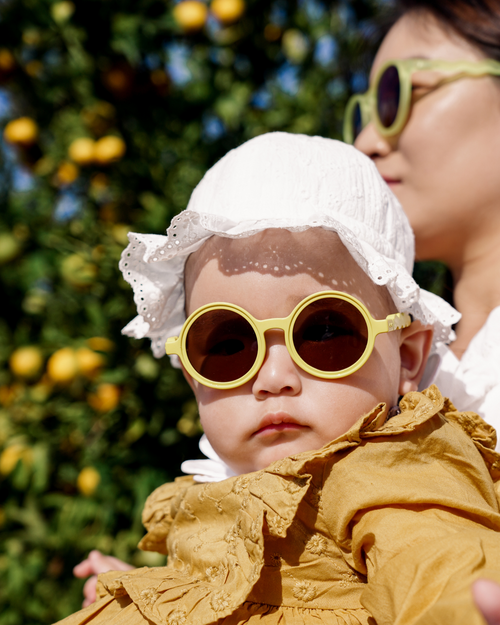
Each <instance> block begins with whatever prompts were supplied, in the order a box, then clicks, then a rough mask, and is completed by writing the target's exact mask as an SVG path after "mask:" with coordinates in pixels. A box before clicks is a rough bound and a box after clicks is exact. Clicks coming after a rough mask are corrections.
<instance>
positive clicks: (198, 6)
mask: <svg viewBox="0 0 500 625" xmlns="http://www.w3.org/2000/svg"><path fill="white" fill-rule="evenodd" d="M173 13H174V19H175V21H176V22H177V23H178V24H179V26H181V27H182V28H183V29H184V30H186V31H188V32H189V31H196V30H200V29H201V28H203V26H204V24H205V22H206V21H207V16H208V9H207V5H206V4H204V3H203V2H198V1H197V0H184V1H183V2H179V4H176V5H175V7H174V10H173Z"/></svg>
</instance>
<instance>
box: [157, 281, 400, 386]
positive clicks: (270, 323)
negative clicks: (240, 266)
mask: <svg viewBox="0 0 500 625" xmlns="http://www.w3.org/2000/svg"><path fill="white" fill-rule="evenodd" d="M331 298H335V299H340V300H343V301H345V302H348V303H349V304H352V306H354V308H356V309H357V310H358V311H359V312H360V313H361V315H362V316H363V318H364V320H365V322H366V326H367V329H368V337H367V343H366V348H365V351H364V352H363V354H362V356H361V357H360V358H359V359H358V360H357V361H356V362H355V363H354V364H352V365H351V366H350V367H347V368H346V369H342V370H341V371H322V370H321V369H316V368H315V367H311V365H308V364H307V363H306V362H305V361H304V360H302V358H301V357H300V356H299V354H298V352H297V350H296V349H295V345H294V343H293V328H294V324H295V321H296V320H297V318H298V316H299V315H300V313H301V312H302V311H303V310H304V308H306V307H307V306H308V305H309V304H311V303H312V302H315V301H318V300H321V299H331ZM211 310H228V311H231V312H236V313H238V314H240V315H241V316H242V317H243V318H244V319H245V320H246V321H247V322H248V323H249V324H250V326H251V327H252V329H253V330H254V332H255V336H256V337H257V355H256V357H255V362H254V364H253V365H252V367H251V369H250V370H249V371H248V372H247V373H246V374H245V375H243V376H242V377H240V378H238V379H237V380H231V381H229V382H215V381H213V380H210V379H208V378H205V377H204V376H202V375H201V374H200V373H198V371H196V369H195V368H194V367H193V366H192V365H191V362H190V361H189V357H188V354H187V350H186V340H187V336H188V333H189V330H190V328H191V326H192V325H193V323H194V322H195V321H196V320H197V319H199V317H201V316H202V315H204V314H205V313H206V312H209V311H211ZM411 322H412V321H411V317H410V315H409V314H408V313H395V314H392V315H388V316H387V317H386V318H385V319H381V320H377V319H374V318H373V317H372V316H371V315H370V313H369V312H368V309H367V308H366V306H365V305H364V304H362V303H361V302H360V301H359V300H357V299H356V298H355V297H353V296H352V295H349V294H347V293H342V292H340V291H321V292H319V293H314V294H313V295H309V296H308V297H306V298H305V299H303V300H302V301H301V302H300V303H299V304H297V306H296V307H295V308H294V309H293V310H292V312H291V313H290V315H288V317H284V318H277V319H264V320H259V319H255V317H253V316H252V315H251V314H250V313H249V312H247V311H246V310H245V309H244V308H241V307H240V306H237V305H236V304H227V303H224V302H215V303H213V304H207V305H206V306H202V307H201V308H198V310H195V311H194V312H193V313H192V314H191V315H190V316H189V317H188V318H187V320H186V322H185V323H184V325H183V326H182V329H181V332H180V335H179V336H178V337H177V336H174V337H171V338H169V339H167V342H166V343H165V351H166V353H167V354H168V355H169V356H171V355H173V354H175V355H176V356H178V357H179V358H180V359H181V362H182V364H183V366H184V368H185V369H186V371H187V372H188V373H189V375H190V376H192V377H193V378H194V379H195V380H197V381H198V382H200V383H201V384H203V385H204V386H208V387H210V388H215V389H231V388H236V387H237V386H241V385H242V384H245V383H246V382H248V381H249V380H251V379H252V378H253V377H254V376H255V375H256V374H257V372H258V370H259V369H260V367H261V366H262V363H263V362H264V358H265V355H266V339H265V336H264V333H265V332H267V331H268V330H275V329H279V330H283V332H284V334H285V344H286V347H287V349H288V353H289V354H290V356H291V357H292V359H293V361H294V362H295V363H296V364H297V365H298V366H299V367H300V368H301V369H303V370H304V371H306V372H307V373H310V374H311V375H313V376H315V377H318V378H323V379H326V380H333V379H337V378H343V377H346V376H348V375H351V374H352V373H354V372H355V371H357V370H358V369H360V368H361V367H362V366H363V365H364V364H365V362H366V361H367V360H368V358H369V357H370V355H371V353H372V351H373V346H374V343H375V338H376V337H377V336H378V335H379V334H382V333H384V332H392V331H394V330H400V329H402V328H406V327H408V326H409V325H410V324H411Z"/></svg>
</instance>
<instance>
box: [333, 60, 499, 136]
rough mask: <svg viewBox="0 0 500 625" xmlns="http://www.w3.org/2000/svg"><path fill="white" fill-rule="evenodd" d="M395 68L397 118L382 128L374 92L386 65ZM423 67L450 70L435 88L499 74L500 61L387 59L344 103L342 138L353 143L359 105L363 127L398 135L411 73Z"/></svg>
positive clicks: (405, 112) (408, 101)
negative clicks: (368, 82)
mask: <svg viewBox="0 0 500 625" xmlns="http://www.w3.org/2000/svg"><path fill="white" fill-rule="evenodd" d="M391 66H393V67H395V68H396V69H397V71H398V75H399V84H400V89H399V104H398V112H397V115H396V119H395V120H394V122H393V123H392V124H391V125H390V126H389V127H385V126H384V125H383V124H382V122H381V121H380V117H379V115H378V110H377V92H378V87H379V84H380V80H381V79H382V76H383V74H384V72H385V71H386V69H387V68H388V67H391ZM425 70H437V71H442V72H445V73H448V72H449V73H452V75H451V76H448V77H447V78H446V79H445V80H444V81H443V82H441V83H439V85H437V87H439V86H441V85H442V84H446V83H448V82H452V81H454V80H459V79H460V78H466V77H474V76H487V75H492V76H500V63H499V62H498V61H494V60H492V59H486V60H484V61H441V60H436V59H434V60H433V59H395V60H391V61H387V62H386V63H384V64H383V65H382V67H381V68H380V69H379V71H378V72H377V74H376V76H375V79H374V80H373V83H372V84H371V85H370V88H369V89H368V91H366V92H365V93H358V94H355V95H353V96H352V97H351V98H350V99H349V101H348V102H347V106H346V109H345V114H344V141H345V142H346V143H350V144H352V143H354V139H355V137H354V124H353V112H354V107H355V106H356V105H359V108H360V112H361V124H362V127H363V128H365V126H367V125H368V124H369V123H370V122H373V124H374V125H375V129H376V131H377V132H378V133H379V134H380V135H382V136H383V137H392V136H395V135H397V134H399V133H400V132H401V131H402V130H403V128H404V127H405V125H406V122H407V121H408V117H409V115H410V107H411V94H412V82H411V79H412V74H413V73H414V72H419V71H425Z"/></svg>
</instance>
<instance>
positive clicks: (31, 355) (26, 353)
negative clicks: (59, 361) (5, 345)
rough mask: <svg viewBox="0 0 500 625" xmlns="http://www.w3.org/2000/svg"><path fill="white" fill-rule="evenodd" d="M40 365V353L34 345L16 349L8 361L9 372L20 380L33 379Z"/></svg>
mask: <svg viewBox="0 0 500 625" xmlns="http://www.w3.org/2000/svg"><path fill="white" fill-rule="evenodd" d="M42 365H43V356H42V352H41V351H40V350H39V349H38V347H35V346H34V345H26V346H25V347H18V348H17V349H16V350H15V351H14V352H13V353H12V355H11V357H10V359H9V366H10V370H11V371H12V373H13V374H14V375H17V376H19V377H20V378H33V377H35V376H36V375H37V373H39V371H40V369H41V368H42Z"/></svg>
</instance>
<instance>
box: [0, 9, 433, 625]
mask: <svg viewBox="0 0 500 625" xmlns="http://www.w3.org/2000/svg"><path fill="white" fill-rule="evenodd" d="M382 5H383V3H382V2H381V1H379V2H377V1H376V0H355V1H352V2H347V1H344V0H339V1H337V2H330V3H326V2H320V1H319V0H303V1H297V2H294V1H291V0H290V1H289V0H272V1H271V2H269V1H267V2H266V1H264V0H212V1H211V2H210V3H205V2H203V1H200V2H193V1H187V0H185V1H181V2H177V3H175V2H171V1H169V0H133V1H132V0H79V1H78V2H75V3H72V2H70V1H66V0H64V1H55V2H54V1H51V0H1V1H0V125H1V127H2V130H3V133H2V135H3V137H2V140H1V144H0V161H1V167H0V202H1V212H0V301H2V302H3V305H2V317H1V319H0V454H1V455H0V535H1V539H0V625H21V624H23V625H27V624H35V625H38V624H40V625H41V624H48V623H52V622H53V621H56V620H59V619H60V618H62V617H64V616H66V615H67V614H69V613H71V612H73V611H75V610H77V609H78V608H79V607H80V604H81V600H82V594H81V589H82V585H83V582H82V581H80V580H76V579H74V578H73V576H72V568H73V566H74V565H75V564H76V563H78V562H79V561H80V560H82V559H83V558H84V557H85V556H86V554H87V553H88V551H89V550H90V549H92V548H99V549H101V550H103V551H104V552H107V553H110V554H113V555H116V556H117V557H119V558H122V559H125V560H128V561H130V562H132V563H133V564H136V565H144V564H147V565H155V564H162V563H163V559H162V558H161V557H160V556H157V555H156V554H145V553H141V552H138V551H137V550H136V544H137V542H138V540H139V539H140V537H141V536H142V533H143V530H142V526H141V522H140V513H141V509H142V506H143V504H144V500H145V498H146V497H147V495H148V494H149V493H150V492H151V491H152V490H153V489H154V488H155V487H156V486H158V485H160V484H161V483H163V482H165V481H168V480H171V479H172V478H173V477H175V476H176V475H178V474H179V465H180V463H181V462H182V460H183V459H185V458H186V457H196V456H197V455H198V453H199V452H198V450H197V440H198V437H199V434H200V426H199V421H198V416H197V411H196V405H195V403H194V401H193V399H192V398H191V395H190V393H189V390H188V388H187V385H186V384H185V383H184V381H183V380H182V378H181V376H180V374H179V372H178V371H176V370H174V369H172V368H171V367H170V364H169V362H168V360H167V359H166V358H165V359H162V360H159V361H157V360H155V359H154V358H153V357H152V356H151V354H150V350H149V345H148V342H147V341H135V340H130V339H127V338H124V337H122V336H121V335H120V329H121V328H122V327H123V326H124V325H125V324H126V323H127V322H128V321H129V320H130V319H131V318H132V317H134V316H135V314H136V313H135V308H134V305H133V300H132V292H131V289H130V287H129V286H128V285H127V284H126V283H125V282H124V281H123V279H122V278H121V275H120V274H119V271H118V260H119V257H120V253H121V251H122V250H123V248H124V247H125V245H126V244H127V232H128V231H130V230H132V231H137V232H154V233H163V232H164V231H165V229H166V227H167V226H168V224H169V221H170V219H171V218H172V217H173V215H175V214H176V213H177V212H179V211H180V210H182V209H183V208H185V206H186V204H187V202H188V199H189V196H190V193H191V191H192V190H193V188H194V187H195V185H196V184H197V183H198V181H199V180H200V179H201V177H202V175H203V174H204V172H205V171H206V169H207V168H208V167H210V166H211V165H212V164H213V163H214V162H216V161H217V160H218V159H219V158H220V157H221V156H223V155H224V154H225V153H226V152H227V151H228V150H229V149H231V148H233V147H235V146H237V145H239V144H240V143H241V142H243V141H245V140H247V139H249V138H251V137H253V136H256V135H258V134H261V133H264V132H268V131H272V130H285V131H290V132H301V133H307V134H319V135H323V136H327V137H334V138H340V130H341V122H342V112H343V108H344V105H345V102H346V100H347V98H348V96H349V95H350V94H351V93H352V92H353V91H359V90H363V89H365V88H366V84H367V71H368V70H369V66H370V62H371V58H372V54H373V47H374V39H375V37H374V32H375V31H374V28H375V26H374V25H375V23H376V18H377V16H378V15H379V14H380V11H381V8H382ZM430 279H431V280H434V279H435V273H433V272H431V274H430Z"/></svg>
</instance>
